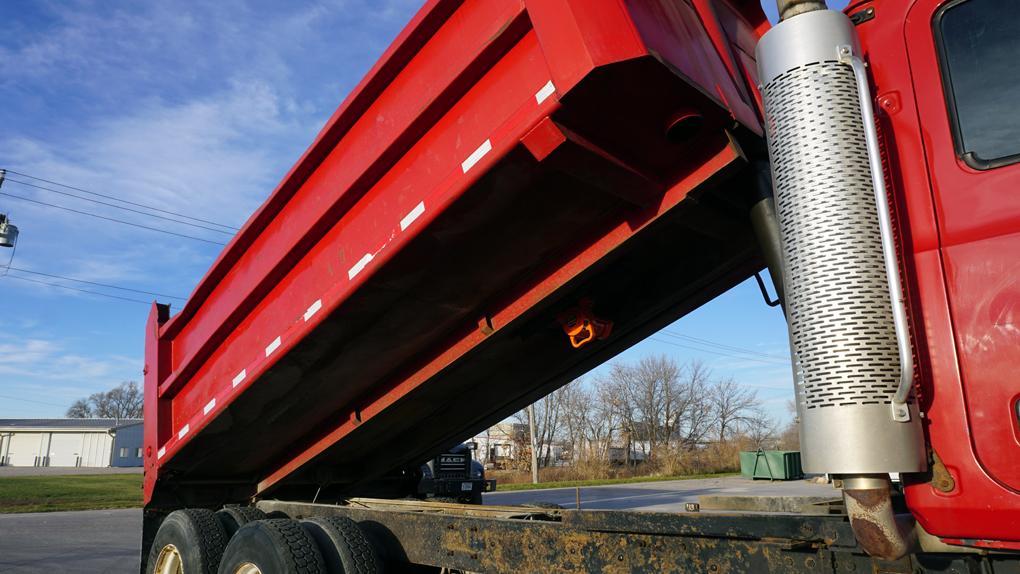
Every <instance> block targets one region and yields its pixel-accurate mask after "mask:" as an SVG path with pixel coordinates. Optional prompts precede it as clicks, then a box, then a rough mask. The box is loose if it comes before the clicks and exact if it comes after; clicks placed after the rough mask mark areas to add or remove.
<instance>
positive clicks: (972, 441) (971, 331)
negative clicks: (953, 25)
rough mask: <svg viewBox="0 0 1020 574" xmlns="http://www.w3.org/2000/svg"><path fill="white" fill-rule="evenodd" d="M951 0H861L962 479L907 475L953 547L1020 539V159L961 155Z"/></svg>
mask: <svg viewBox="0 0 1020 574" xmlns="http://www.w3.org/2000/svg"><path fill="white" fill-rule="evenodd" d="M944 3H945V2H944V1H940V0H916V1H915V2H892V1H875V2H858V3H855V4H854V5H853V6H851V7H850V8H848V10H847V11H848V12H849V13H853V12H856V11H858V10H863V9H866V8H868V7H874V8H875V13H876V17H875V18H874V19H873V20H870V21H868V22H865V23H862V24H861V25H859V26H857V30H858V32H859V33H860V35H861V40H862V46H863V48H864V50H865V52H866V59H867V60H868V61H869V63H870V67H869V70H870V72H871V75H872V81H873V87H874V94H875V96H876V97H875V100H876V109H877V110H878V111H879V113H880V121H881V124H882V128H883V133H884V135H885V144H886V149H887V168H888V169H889V172H890V176H891V177H890V179H891V180H892V183H893V192H894V194H895V197H896V211H897V216H898V219H899V223H900V231H901V238H902V239H903V241H902V244H903V248H904V251H905V254H906V257H905V258H904V264H905V267H906V270H907V273H906V274H905V277H906V278H907V281H908V287H909V291H910V294H909V295H910V297H909V299H910V308H911V320H912V324H913V329H914V341H915V348H916V349H917V350H918V355H919V359H920V367H921V368H920V373H919V378H918V385H919V391H920V394H921V408H922V410H923V411H924V413H925V415H926V420H925V429H926V433H927V437H928V441H929V445H930V447H931V448H932V449H933V450H934V452H936V453H937V454H938V456H939V458H940V459H941V460H942V461H943V463H944V464H945V466H946V468H947V469H948V470H949V472H950V473H951V474H952V475H953V478H954V480H955V483H956V487H955V489H954V490H953V491H952V492H949V493H943V492H940V491H937V490H936V489H934V488H933V487H932V486H931V485H930V484H928V483H927V482H924V481H923V479H920V478H907V481H908V486H907V487H906V494H907V501H908V505H909V507H910V509H911V511H912V512H913V513H914V515H915V516H916V517H917V518H918V520H919V521H920V523H921V524H922V525H923V526H924V528H925V529H926V530H927V531H928V532H930V533H932V534H935V535H937V536H940V537H942V538H944V539H946V540H947V541H951V542H952V543H965V544H969V545H979V546H986V547H1002V548H1008V547H1011V546H1015V544H1016V542H1017V541H1020V493H1018V491H1017V488H1018V487H1020V442H1018V431H1017V426H1016V425H1017V416H1016V411H1015V410H1014V409H1015V402H1016V399H1017V395H1018V393H1020V382H1018V380H1017V378H1016V376H1015V373H1016V372H1017V370H1018V368H1020V332H1018V331H1017V330H1016V328H1015V327H1014V325H1017V322H1016V321H1017V320H1018V319H1020V285H1018V283H1017V282H1018V277H1020V263H1018V262H1020V235H1018V232H1020V195H1018V194H1017V193H1016V189H1017V188H1018V187H1020V165H1013V166H1007V167H1003V168H999V169H994V170H990V171H986V172H978V171H974V170H972V169H970V168H968V167H967V166H966V165H965V164H964V163H963V162H962V161H961V160H959V159H958V158H957V157H956V155H955V151H954V146H953V141H952V134H951V130H950V123H949V116H948V113H947V109H946V102H945V99H944V97H943V90H942V81H941V75H940V72H939V67H938V61H937V56H936V51H935V44H934V40H933V34H932V18H933V16H934V14H935V12H936V11H937V9H938V8H939V6H941V5H943V4H944Z"/></svg>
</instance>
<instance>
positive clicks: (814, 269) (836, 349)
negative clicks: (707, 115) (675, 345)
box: [757, 10, 925, 474]
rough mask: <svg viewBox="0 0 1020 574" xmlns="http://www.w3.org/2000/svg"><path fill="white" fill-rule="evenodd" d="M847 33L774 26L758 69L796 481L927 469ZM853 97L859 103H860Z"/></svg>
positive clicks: (878, 173)
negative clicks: (787, 347) (779, 264)
mask: <svg viewBox="0 0 1020 574" xmlns="http://www.w3.org/2000/svg"><path fill="white" fill-rule="evenodd" d="M859 53H860V51H859V47H858V44H857V40H856V35H855V33H854V30H853V25H852V24H851V23H850V20H849V19H848V18H847V17H846V16H845V15H844V14H842V13H840V12H834V11H829V10H820V11H816V12H810V13H806V14H800V15H798V16H795V17H793V18H790V19H788V20H785V21H784V22H782V23H780V24H778V25H777V26H776V27H775V28H773V29H772V30H771V31H769V32H768V33H767V34H766V35H765V36H764V37H763V38H762V39H761V41H760V42H759V44H758V48H757V59H758V68H759V78H760V81H761V83H762V95H763V98H764V102H765V115H766V129H767V135H768V146H769V156H770V159H771V162H772V178H773V186H774V190H775V196H776V206H777V212H778V218H779V226H780V236H781V240H782V249H783V265H784V277H785V281H784V282H785V291H786V307H787V319H788V322H789V327H790V334H791V341H792V346H793V351H794V355H795V357H796V362H797V365H795V370H796V377H795V378H796V380H797V383H796V384H797V385H798V388H797V403H798V404H797V408H798V414H799V416H800V418H801V448H802V450H803V461H804V468H805V470H807V471H808V472H827V473H833V474H855V473H884V472H919V471H923V470H924V469H925V457H924V449H923V437H922V433H921V427H920V424H919V421H918V413H917V410H916V406H915V405H914V404H913V402H912V401H911V400H910V399H909V392H910V384H911V379H912V372H913V364H912V358H911V352H910V341H909V335H908V331H907V326H906V316H905V312H904V311H903V307H902V304H903V302H902V294H901V288H900V284H899V275H898V267H897V263H896V255H895V249H894V245H893V238H892V228H891V222H890V221H889V214H888V207H887V204H886V201H887V200H886V192H885V184H884V179H883V175H882V166H881V160H880V159H879V154H878V142H877V136H876V135H875V128H874V116H873V114H872V109H871V103H870V98H871V96H870V95H869V94H868V93H867V92H868V85H867V80H866V76H865V73H864V66H863V63H862V62H861V61H860V59H859V58H858V54H859ZM862 94H863V97H861V96H862Z"/></svg>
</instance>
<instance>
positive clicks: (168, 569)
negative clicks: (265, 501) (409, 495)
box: [146, 508, 383, 574]
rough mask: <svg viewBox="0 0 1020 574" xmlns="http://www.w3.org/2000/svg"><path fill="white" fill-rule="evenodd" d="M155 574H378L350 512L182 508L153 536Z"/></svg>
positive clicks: (150, 563)
mask: <svg viewBox="0 0 1020 574" xmlns="http://www.w3.org/2000/svg"><path fill="white" fill-rule="evenodd" d="M148 558H149V559H148V563H147V564H148V565H147V569H146V571H147V572H149V573H152V574H192V573H194V574H214V573H217V572H218V573H220V574H343V573H349V574H377V573H379V572H382V571H383V568H382V564H381V562H380V560H379V557H378V555H377V553H376V551H375V548H374V547H373V546H372V543H371V542H370V541H369V539H368V538H367V537H366V536H365V534H364V532H362V530H361V528H360V527H359V526H358V524H357V523H356V522H354V521H353V520H351V519H349V518H346V517H338V516H334V517H327V518H310V519H307V520H301V521H298V520H291V519H289V518H268V519H267V518H266V517H265V515H264V514H262V513H261V512H260V511H258V510H257V509H253V508H227V509H224V510H221V511H219V512H212V511H209V510H205V509H186V510H178V511H175V512H173V513H171V514H170V515H169V516H167V518H166V520H164V521H163V524H162V525H161V526H160V528H159V530H158V531H157V533H156V537H155V539H154V540H153V545H152V550H151V551H150V553H149V557H148Z"/></svg>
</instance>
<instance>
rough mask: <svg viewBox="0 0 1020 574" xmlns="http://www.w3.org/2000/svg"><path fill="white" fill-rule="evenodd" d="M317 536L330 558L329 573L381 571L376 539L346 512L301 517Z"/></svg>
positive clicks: (317, 542) (327, 556) (323, 552)
mask: <svg viewBox="0 0 1020 574" xmlns="http://www.w3.org/2000/svg"><path fill="white" fill-rule="evenodd" d="M301 526H303V527H304V528H305V530H307V531H308V532H309V533H310V534H311V535H312V538H314V539H315V542H316V544H318V546H319V551H321V552H322V557H323V558H324V559H325V561H326V570H327V572H329V574H380V573H381V572H383V570H384V569H383V565H382V561H381V560H380V559H379V555H378V554H377V553H376V550H375V547H374V546H372V542H371V541H370V540H369V539H368V537H367V536H365V533H364V532H363V531H362V530H361V527H360V526H358V523H357V522H354V521H353V520H351V519H350V518H347V517H346V516H329V517H326V518H309V519H307V520H303V521H301Z"/></svg>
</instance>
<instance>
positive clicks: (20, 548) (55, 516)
mask: <svg viewBox="0 0 1020 574" xmlns="http://www.w3.org/2000/svg"><path fill="white" fill-rule="evenodd" d="M702 495H736V496H749V495H756V496H834V497H838V493H837V491H835V490H833V488H832V487H831V486H829V485H824V484H813V483H810V482H806V481H793V482H774V483H770V482H767V481H750V480H745V479H741V478H737V477H727V478H711V479H698V480H676V481H669V482H647V483H638V484H620V485H611V486H592V487H582V488H581V509H582V510H624V509H629V510H640V511H652V512H676V511H682V510H683V509H684V503H686V502H697V500H698V497H699V496H702ZM575 497H576V491H575V489H573V488H554V489H547V490H530V491H512V492H494V493H491V494H486V495H485V496H484V501H485V504H500V505H507V504H526V503H529V502H552V503H555V504H560V505H562V506H564V507H566V508H574V506H575ZM141 529H142V512H141V510H138V509H129V510H95V511H84V512H48V513H39V514H0V574H37V573H44V572H45V573H47V574H53V573H57V574H63V573H66V574H100V573H103V574H106V573H109V574H121V573H123V574H134V573H136V572H138V549H139V543H140V539H141Z"/></svg>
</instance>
